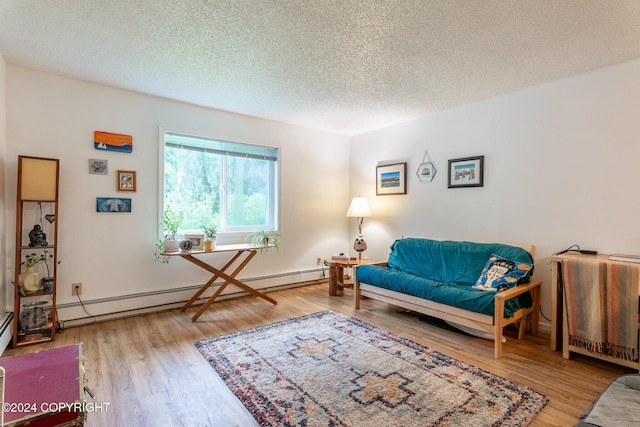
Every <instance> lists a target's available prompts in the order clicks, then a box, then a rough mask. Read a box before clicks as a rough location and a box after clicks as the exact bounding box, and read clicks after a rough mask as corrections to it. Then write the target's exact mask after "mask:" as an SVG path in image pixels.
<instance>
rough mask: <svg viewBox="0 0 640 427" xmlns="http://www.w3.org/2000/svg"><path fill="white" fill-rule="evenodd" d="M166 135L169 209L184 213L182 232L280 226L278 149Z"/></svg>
mask: <svg viewBox="0 0 640 427" xmlns="http://www.w3.org/2000/svg"><path fill="white" fill-rule="evenodd" d="M163 134H164V150H163V152H164V156H163V157H164V158H163V167H164V182H163V184H164V206H163V210H164V208H165V207H166V206H171V208H172V209H173V210H174V211H176V212H180V211H182V212H183V213H184V221H183V223H182V228H181V230H180V233H184V232H198V231H201V230H202V226H203V225H205V224H214V225H216V226H217V227H218V229H219V230H220V231H223V232H225V231H226V232H232V231H238V232H251V231H256V230H262V229H264V230H275V229H276V228H277V223H278V221H277V205H278V203H277V189H278V178H277V177H278V173H277V171H278V149H277V148H272V147H262V146H258V145H249V144H244V143H239V142H230V141H222V140H215V139H209V138H201V137H195V136H190V135H183V134H178V133H173V132H164V133H163Z"/></svg>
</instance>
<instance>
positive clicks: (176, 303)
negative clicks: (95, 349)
mask: <svg viewBox="0 0 640 427" xmlns="http://www.w3.org/2000/svg"><path fill="white" fill-rule="evenodd" d="M323 276H324V271H321V270H306V271H299V272H292V273H283V274H277V275H272V276H263V277H255V278H250V279H243V282H245V283H251V282H254V286H255V288H256V289H259V290H260V291H261V292H273V291H276V290H280V289H287V288H293V287H298V286H306V285H309V284H313V283H317V282H318V281H319V280H324V279H323ZM260 282H262V283H263V286H258V284H259V283H260ZM222 283H223V282H216V283H214V284H212V285H211V286H210V287H209V289H208V290H207V291H206V292H205V293H204V294H202V295H201V296H200V299H201V300H202V299H206V298H208V297H209V296H210V295H211V294H213V293H214V292H215V291H216V290H217V289H218V287H219V286H221V285H222ZM201 286H202V285H201V284H198V285H192V286H187V287H181V288H173V289H163V290H158V291H150V292H142V293H137V294H129V295H119V296H114V297H109V298H100V299H94V300H86V301H85V300H83V301H82V303H81V302H80V301H78V302H73V303H65V304H58V305H57V309H58V319H59V321H60V323H61V326H63V327H65V328H66V327H74V326H82V325H86V324H89V323H94V322H97V321H106V320H112V319H118V318H123V317H128V316H135V315H139V314H147V313H154V312H158V311H163V310H171V309H175V308H180V307H182V306H183V305H184V303H185V302H186V301H187V300H189V298H191V296H192V295H193V294H194V293H195V292H196V291H197V290H198V289H200V287H201ZM246 295H250V294H249V293H248V292H246V291H242V290H239V289H238V288H235V287H233V286H229V287H228V288H227V289H226V290H225V292H223V293H222V295H220V297H218V298H217V299H216V301H221V300H224V299H229V298H237V297H241V296H246Z"/></svg>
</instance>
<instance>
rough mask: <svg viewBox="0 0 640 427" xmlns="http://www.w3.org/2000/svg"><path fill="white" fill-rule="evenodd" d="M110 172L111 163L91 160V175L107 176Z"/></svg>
mask: <svg viewBox="0 0 640 427" xmlns="http://www.w3.org/2000/svg"><path fill="white" fill-rule="evenodd" d="M108 171H109V161H108V160H103V159H89V173H90V174H92V175H106V174H107V173H108Z"/></svg>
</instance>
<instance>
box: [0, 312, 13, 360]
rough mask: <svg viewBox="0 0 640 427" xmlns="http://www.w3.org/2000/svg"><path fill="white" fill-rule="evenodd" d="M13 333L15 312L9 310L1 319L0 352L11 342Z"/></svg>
mask: <svg viewBox="0 0 640 427" xmlns="http://www.w3.org/2000/svg"><path fill="white" fill-rule="evenodd" d="M12 334H13V313H11V312H7V313H5V314H4V316H2V320H0V353H3V352H4V351H5V350H6V348H7V347H8V346H9V344H10V343H11V336H12Z"/></svg>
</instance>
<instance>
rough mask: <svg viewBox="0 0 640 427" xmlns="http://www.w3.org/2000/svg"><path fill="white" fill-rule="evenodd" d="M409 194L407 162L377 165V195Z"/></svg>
mask: <svg viewBox="0 0 640 427" xmlns="http://www.w3.org/2000/svg"><path fill="white" fill-rule="evenodd" d="M391 194H407V164H406V163H394V164H392V165H383V166H378V167H376V196H384V195H391Z"/></svg>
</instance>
